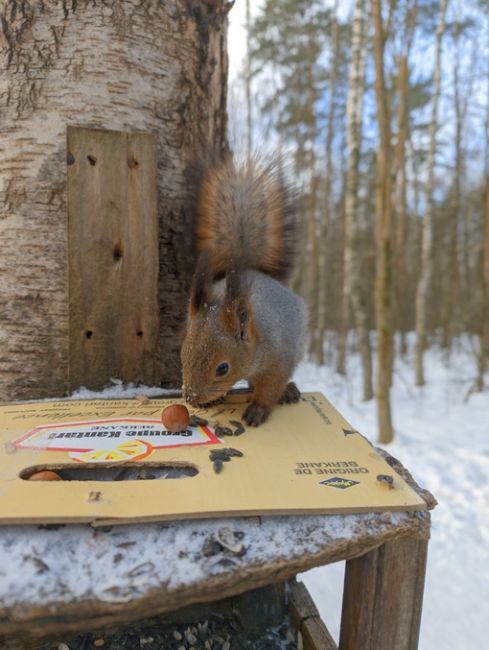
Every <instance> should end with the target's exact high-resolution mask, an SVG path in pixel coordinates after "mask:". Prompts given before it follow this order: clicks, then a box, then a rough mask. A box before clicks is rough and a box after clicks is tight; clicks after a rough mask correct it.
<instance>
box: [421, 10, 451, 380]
mask: <svg viewBox="0 0 489 650" xmlns="http://www.w3.org/2000/svg"><path fill="white" fill-rule="evenodd" d="M447 5H448V0H440V17H439V20H438V25H437V28H436V46H435V72H434V89H433V97H432V100H431V120H430V126H429V144H428V157H427V168H428V180H427V183H426V211H425V214H424V219H423V226H422V232H421V269H420V275H419V280H418V286H417V289H416V349H415V360H414V364H415V376H416V379H415V381H416V386H423V385H424V383H425V376H424V366H423V354H424V350H425V348H426V326H427V309H428V298H429V292H430V287H431V278H432V273H433V221H434V209H435V204H434V196H433V192H434V184H435V153H436V132H437V127H438V102H439V98H440V88H441V48H442V39H443V33H444V31H445V15H446V11H447Z"/></svg>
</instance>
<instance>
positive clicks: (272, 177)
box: [181, 155, 307, 426]
mask: <svg viewBox="0 0 489 650" xmlns="http://www.w3.org/2000/svg"><path fill="white" fill-rule="evenodd" d="M296 204H297V201H296V193H295V192H294V189H293V187H292V186H291V184H290V183H289V182H288V181H287V179H286V176H285V172H284V169H283V165H282V162H281V160H280V158H278V157H274V158H270V159H259V158H256V157H255V158H250V159H247V160H245V161H243V162H236V161H235V160H234V159H233V157H232V156H231V155H227V156H225V157H224V158H223V159H222V160H221V161H219V162H217V163H215V164H212V165H210V166H208V168H207V169H206V170H205V171H204V172H203V175H202V178H201V181H200V185H199V189H198V196H197V215H196V219H197V223H196V227H197V252H198V260H197V266H196V269H195V273H194V276H193V280H192V286H191V290H190V299H189V309H188V320H187V326H186V334H185V339H184V342H183V345H182V349H181V361H182V367H183V386H182V391H183V396H184V398H185V399H186V401H187V402H189V403H190V404H192V405H194V406H197V405H198V406H204V405H209V404H211V403H213V402H216V401H218V400H219V399H221V398H222V397H223V396H224V395H226V393H227V392H228V391H229V390H230V389H231V387H232V386H233V385H234V384H235V383H236V381H238V380H239V379H247V380H248V381H249V383H250V384H251V387H252V388H253V390H254V394H253V399H252V402H251V403H250V404H249V406H248V407H247V408H246V410H245V412H244V413H243V419H244V420H245V422H246V423H247V424H248V425H250V426H258V425H260V424H261V423H262V422H264V421H265V420H266V419H267V418H268V416H269V414H270V412H271V411H272V409H273V407H274V406H275V405H276V404H281V403H292V402H297V401H298V400H299V398H300V392H299V389H298V388H297V386H296V385H295V384H294V383H293V382H289V379H290V377H291V375H292V373H293V371H294V368H295V367H296V365H297V363H298V362H299V360H300V359H301V356H302V354H303V348H304V342H305V336H306V326H307V311H306V307H305V304H304V302H303V300H302V299H301V298H300V297H299V296H297V295H296V294H295V293H293V292H292V291H291V290H290V289H288V288H287V287H286V286H285V282H286V281H287V279H288V278H289V276H290V273H291V270H292V263H293V258H294V248H295V224H296Z"/></svg>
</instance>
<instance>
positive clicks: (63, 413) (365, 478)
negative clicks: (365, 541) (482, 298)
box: [0, 393, 426, 525]
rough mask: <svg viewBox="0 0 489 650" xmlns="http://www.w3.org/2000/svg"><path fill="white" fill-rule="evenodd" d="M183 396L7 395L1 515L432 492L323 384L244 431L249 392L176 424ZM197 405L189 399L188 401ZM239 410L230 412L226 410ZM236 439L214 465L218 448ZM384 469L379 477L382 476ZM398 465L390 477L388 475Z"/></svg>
mask: <svg viewBox="0 0 489 650" xmlns="http://www.w3.org/2000/svg"><path fill="white" fill-rule="evenodd" d="M176 402H179V400H175V399H173V400H163V399H151V400H149V401H147V402H142V401H140V400H139V401H138V400H137V399H131V400H80V401H58V402H41V403H26V404H12V405H5V406H1V407H0V440H1V443H2V444H1V445H0V523H4V524H6V523H17V524H19V523H39V522H41V523H55V522H91V523H94V524H99V525H102V524H107V523H111V524H115V523H127V522H130V521H156V520H164V519H180V518H205V517H217V516H226V515H256V514H259V515H264V514H292V513H295V514H297V513H300V514H312V513H348V512H364V511H370V512H375V511H384V510H422V509H424V508H426V505H425V503H424V501H423V500H422V499H421V498H420V497H419V496H418V495H417V494H416V493H415V492H414V490H412V489H411V488H410V487H409V486H408V485H407V484H406V483H405V482H404V480H403V479H402V478H401V477H399V476H398V475H397V474H395V472H393V470H392V468H391V467H390V466H389V465H388V464H387V463H386V462H385V461H384V460H383V459H382V458H381V457H380V456H379V455H378V454H377V453H376V452H375V450H374V449H373V448H372V447H371V446H370V444H369V443H368V442H367V441H366V440H365V439H364V438H363V437H362V436H361V435H360V434H359V433H358V432H356V431H353V430H352V428H351V426H350V425H349V424H348V422H346V420H345V419H344V418H343V417H342V416H341V415H340V414H339V413H338V411H336V409H334V408H333V406H332V405H331V404H330V403H329V402H328V401H327V400H326V399H325V398H324V397H323V396H322V395H321V394H319V393H306V394H304V395H303V397H302V400H301V401H300V402H299V403H298V404H293V405H283V406H278V407H276V408H275V409H274V410H273V412H272V415H271V417H270V418H269V420H268V421H267V422H266V423H264V424H263V425H261V426H260V427H258V428H253V427H246V430H245V432H244V433H243V434H242V435H239V436H236V437H234V436H233V437H228V436H225V437H222V438H218V437H216V436H215V426H216V425H221V426H224V427H229V428H230V429H231V430H233V431H235V430H236V428H237V423H238V422H239V421H240V420H241V416H242V412H243V410H244V407H245V404H244V402H243V399H242V396H231V397H230V398H228V401H227V402H226V403H224V404H221V405H219V406H216V407H213V408H211V409H208V410H207V411H206V410H203V409H200V410H198V411H194V412H195V413H196V414H198V415H199V416H201V417H204V418H206V419H208V420H209V425H208V426H207V427H194V428H189V429H188V430H187V431H186V432H185V434H184V435H182V434H170V433H169V432H167V431H165V429H164V427H163V425H162V424H161V418H160V415H161V411H162V409H163V408H164V407H166V406H167V405H168V404H171V403H176ZM191 412H192V410H191ZM230 421H232V422H230ZM223 447H233V448H235V449H238V450H239V451H241V452H242V453H243V457H233V458H231V460H230V461H229V462H225V463H223V467H222V471H221V472H220V473H216V472H215V469H214V466H213V462H212V461H211V460H210V458H209V452H210V451H211V450H216V449H220V448H223ZM134 464H137V465H143V464H144V465H145V466H147V467H154V466H157V465H158V464H163V465H165V466H172V465H176V466H178V465H183V466H190V467H193V468H195V469H196V470H197V473H196V475H195V476H187V477H184V478H178V479H169V478H166V479H165V478H157V479H154V480H118V481H94V480H89V481H86V480H64V481H54V482H51V481H42V482H41V481H29V480H25V479H23V478H21V476H27V475H29V472H31V471H32V468H44V467H48V468H49V467H52V468H53V469H59V468H62V467H68V468H72V469H74V468H85V469H87V468H104V467H111V466H114V465H117V466H121V467H122V466H123V465H124V466H125V465H131V466H134ZM379 476H380V477H381V478H380V479H379V478H378V477H379ZM385 476H387V477H392V479H393V481H392V485H391V484H389V482H388V480H387V481H386V480H385V478H382V477H385Z"/></svg>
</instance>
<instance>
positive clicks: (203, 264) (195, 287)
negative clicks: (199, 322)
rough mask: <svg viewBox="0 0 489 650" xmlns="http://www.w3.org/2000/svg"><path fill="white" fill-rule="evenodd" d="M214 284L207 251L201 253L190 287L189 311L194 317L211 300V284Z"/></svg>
mask: <svg viewBox="0 0 489 650" xmlns="http://www.w3.org/2000/svg"><path fill="white" fill-rule="evenodd" d="M211 284H212V271H211V267H210V264H209V256H208V254H207V253H202V254H201V255H199V259H198V260H197V266H196V268H195V272H194V277H193V278H192V286H191V288H190V302H189V313H190V316H191V317H193V316H195V315H196V314H197V312H199V311H200V310H201V309H202V307H203V305H205V304H208V303H209V302H210V286H211Z"/></svg>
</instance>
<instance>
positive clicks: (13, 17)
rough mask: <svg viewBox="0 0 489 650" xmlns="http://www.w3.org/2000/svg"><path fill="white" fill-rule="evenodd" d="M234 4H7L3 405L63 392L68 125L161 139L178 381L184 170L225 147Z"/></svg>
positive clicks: (169, 381) (168, 334) (164, 291)
mask: <svg viewBox="0 0 489 650" xmlns="http://www.w3.org/2000/svg"><path fill="white" fill-rule="evenodd" d="M227 8H228V6H227V5H226V4H225V3H224V2H223V1H219V2H210V0H209V1H206V2H199V3H196V2H186V1H184V0H177V1H175V2H172V3H161V2H156V1H155V0H150V1H148V2H145V3H141V2H138V1H136V0H121V1H119V2H115V1H110V0H108V1H106V2H103V3H95V2H90V1H89V0H78V2H73V3H67V2H55V1H54V0H48V1H46V2H42V3H40V2H34V1H24V2H17V1H16V0H8V1H6V2H3V3H2V6H1V8H0V19H1V20H0V60H1V67H2V70H3V73H2V75H1V77H0V106H1V111H2V130H1V134H0V153H1V155H0V178H1V179H2V180H1V185H0V240H1V245H2V255H1V256H0V296H1V297H0V400H10V399H31V398H42V397H48V396H51V397H54V396H59V395H63V394H64V393H66V390H67V359H68V331H67V329H68V298H67V291H68V287H67V263H68V260H67V255H68V252H67V243H66V240H67V219H66V153H67V152H66V128H67V126H68V125H75V126H83V127H90V128H97V129H111V130H119V131H127V132H133V131H143V132H148V133H152V134H155V135H156V137H157V140H158V142H157V151H158V153H157V167H158V190H159V205H158V220H159V247H160V248H159V251H160V273H159V275H160V281H159V300H160V351H161V359H160V373H161V383H162V385H165V386H173V387H175V386H179V385H180V364H179V346H180V341H179V337H178V335H177V334H176V332H178V331H179V330H181V329H183V327H182V326H183V321H184V318H185V314H186V295H187V290H188V285H189V281H190V274H191V262H192V250H191V248H190V244H189V243H188V242H189V241H190V240H191V237H189V228H190V227H191V219H192V210H191V204H192V197H191V192H189V191H188V189H187V188H188V183H187V181H186V169H187V166H188V163H189V162H192V161H193V160H194V159H195V158H196V156H198V155H199V153H200V152H201V151H206V150H209V149H211V148H216V149H218V150H219V149H223V148H225V146H226V140H225V137H226V136H225V130H226V112H225V104H226V74H227V57H226V28H225V24H226V13H227ZM107 379H109V378H107Z"/></svg>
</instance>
